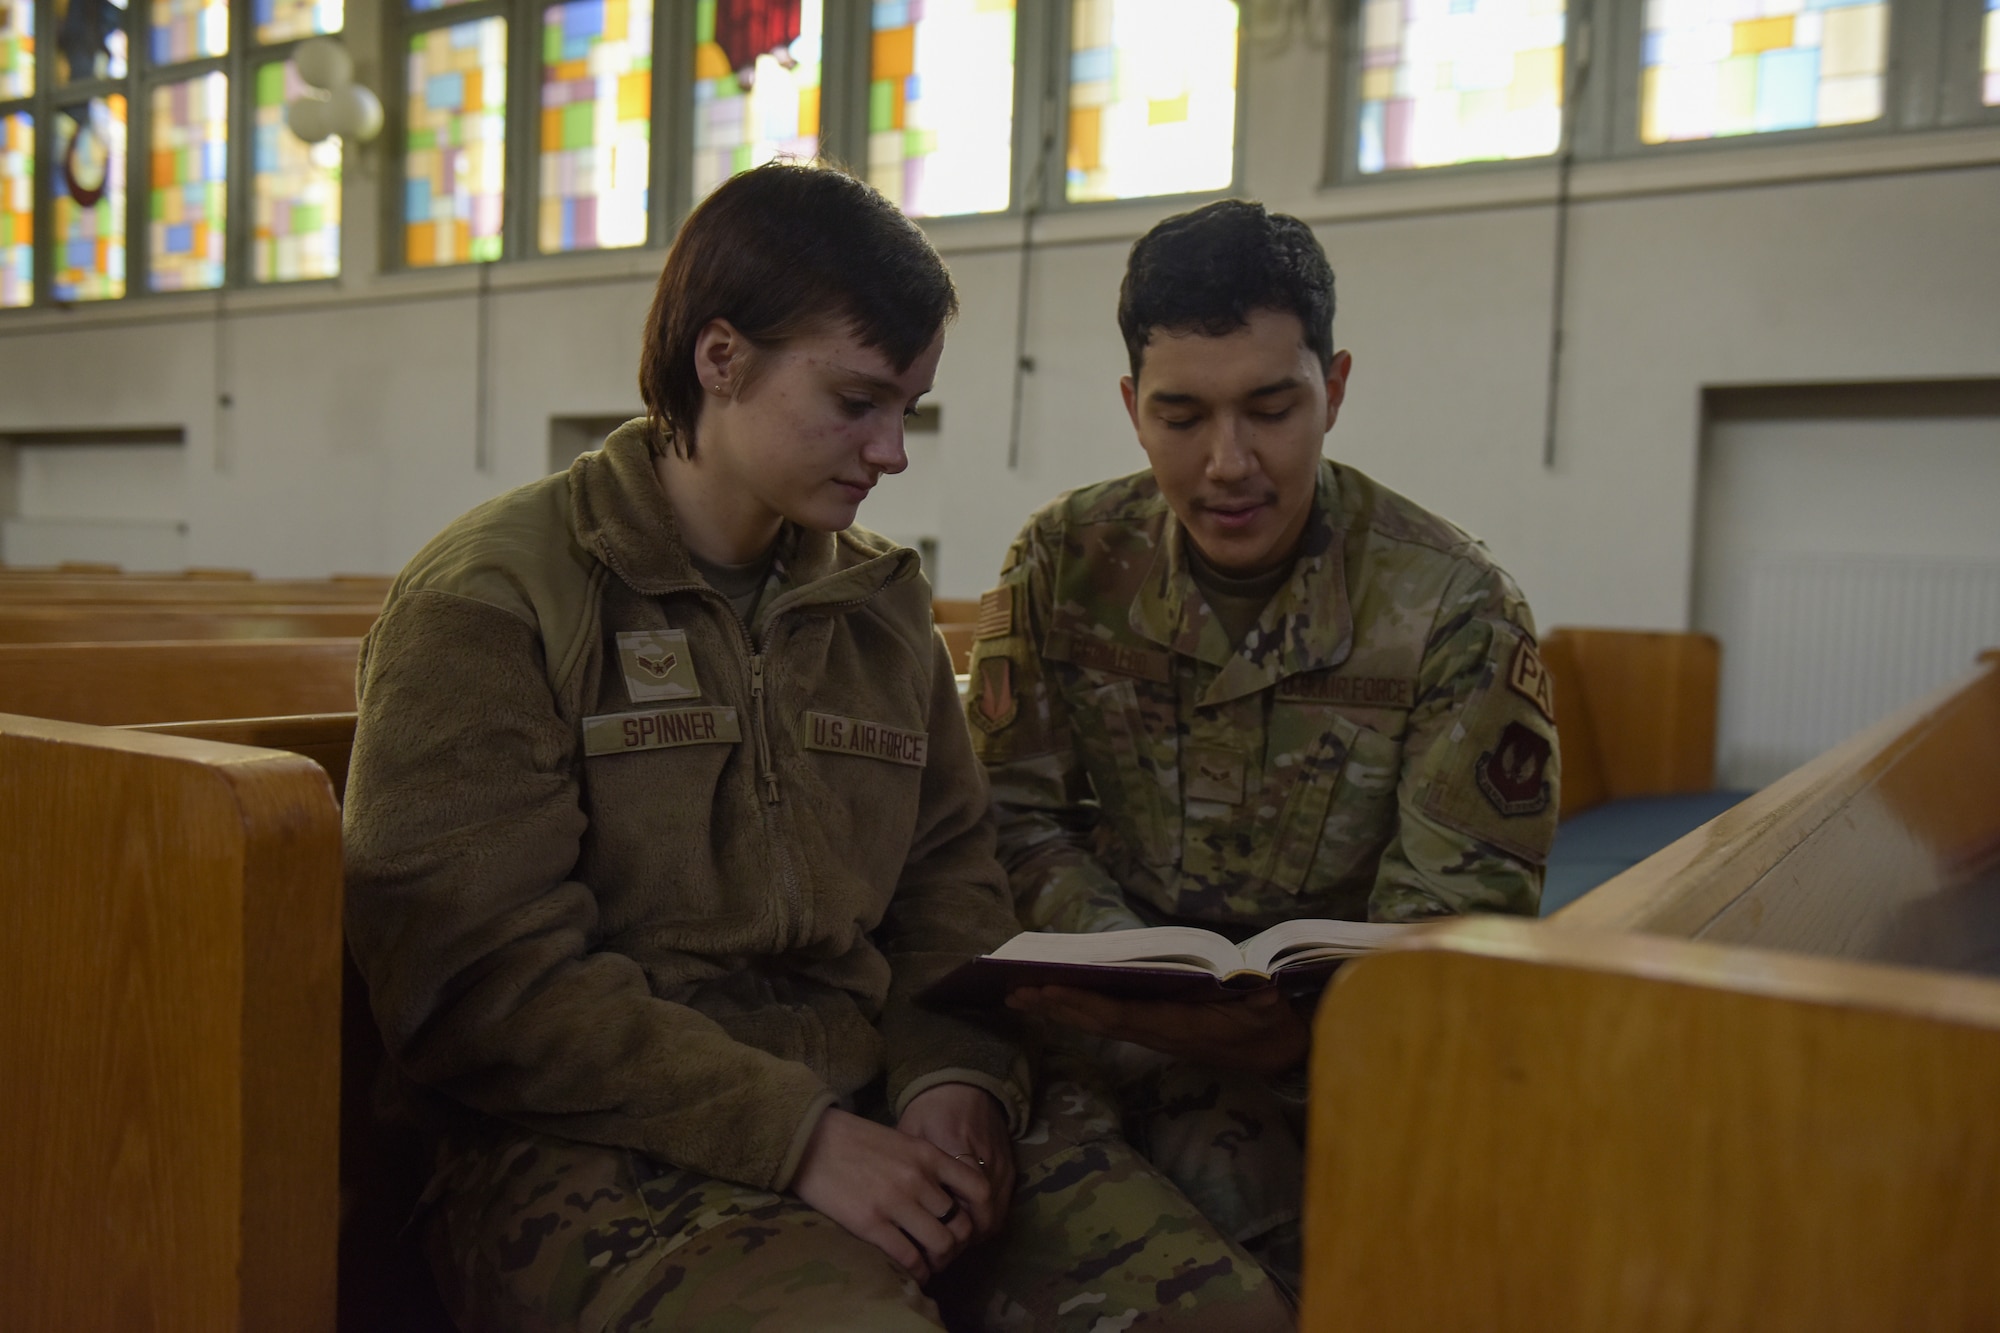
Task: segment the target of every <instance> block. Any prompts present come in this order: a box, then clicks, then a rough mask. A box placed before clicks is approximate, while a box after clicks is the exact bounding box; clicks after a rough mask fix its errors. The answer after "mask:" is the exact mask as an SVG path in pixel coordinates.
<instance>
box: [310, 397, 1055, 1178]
mask: <svg viewBox="0 0 2000 1333" xmlns="http://www.w3.org/2000/svg"><path fill="white" fill-rule="evenodd" d="M641 425H642V423H633V424H630V425H627V426H626V427H624V428H623V429H621V430H620V431H619V432H617V433H616V434H614V435H613V436H612V437H611V439H610V440H609V441H607V443H606V444H605V447H604V449H603V450H602V451H600V452H598V453H594V454H587V455H585V456H584V457H583V458H581V459H579V460H578V461H577V462H576V464H575V465H574V466H572V467H571V468H570V470H569V471H568V473H567V474H559V475H556V476H552V477H548V478H545V479H544V480H542V481H538V482H534V483H532V484H530V485H528V486H524V487H522V488H520V489H519V490H516V491H513V492H510V493H509V494H507V495H503V496H501V497H500V498H498V499H496V500H494V501H492V502H490V503H488V504H486V505H484V506H482V507H480V508H479V509H476V510H474V511H473V512H472V513H470V514H468V515H466V516H465V517H463V518H461V519H459V520H458V521H457V522H455V523H453V524H452V525H451V526H450V527H449V528H447V529H446V530H445V531H444V532H443V533H442V534H441V535H440V536H439V537H437V538H436V539H435V540H434V541H432V543H431V544H430V545H429V546H428V547H426V548H425V549H424V550H423V551H422V552H421V553H419V554H418V556H417V557H416V558H415V559H414V560H413V561H412V562H411V563H410V565H409V566H408V568H406V569H405V570H404V571H403V573H402V574H401V576H400V577H399V578H398V579H397V581H396V583H395V585H394V587H393V588H392V589H391V591H390V593H389V597H388V601H387V604H386V605H385V606H384V608H383V611H382V615H381V618H380V619H379V620H378V621H377V622H376V624H375V627H374V629H373V630H372V631H371V632H370V634H369V636H368V639H367V641H366V643H365V645H364V647H363V650H362V658H361V665H360V695H361V710H360V711H361V715H360V723H359V727H358V729H357V732H356V736H355V743H354V758H353V768H352V771H351V775H350V778H349V783H348V788H347V802H346V812H345V818H346V830H345V841H346V853H347V873H348V878H347V885H348V899H347V927H348V939H349V941H350V943H351V944H352V946H353V949H354V954H355V959H356V961H357V963H358V964H359V966H360V968H361V971H362V974H363V976H364V977H365V978H366V979H367V982H368V989H369V998H370V1001H371V1003H372V1004H373V1006H374V1010H375V1015H376V1018H377V1020H378V1022H379V1023H380V1025H381V1027H382V1030H383V1035H384V1037H385V1039H386V1041H387V1045H388V1048H389V1051H390V1053H391V1054H392V1055H393V1056H394V1057H395V1059H396V1060H397V1062H398V1064H399V1066H400V1067H401V1068H402V1069H403V1070H404V1071H405V1072H406V1073H407V1074H408V1075H409V1076H410V1077H411V1078H413V1079H415V1080H416V1081H417V1082H418V1083H420V1084H424V1085H427V1086H428V1087H430V1088H433V1089H435V1090H437V1091H439V1092H442V1093H444V1094H446V1095H448V1096H449V1097H451V1098H455V1099H456V1100H457V1101H458V1102H460V1103H463V1104H464V1105H467V1106H470V1107H472V1108H474V1109H475V1110H477V1111H480V1112H484V1113H486V1114H488V1115H493V1116H499V1117H501V1118H503V1119H506V1120H509V1121H512V1122H514V1123H515V1124H517V1125H520V1126H523V1127H526V1128H529V1129H533V1130H537V1131H540V1132H542V1133H546V1134H554V1135H559V1136H562V1137H564V1138H569V1139H577V1140H582V1141H585V1142H590V1143H598V1144H605V1145H609V1146H612V1147H624V1148H633V1149H638V1150H641V1151H643V1152H645V1153H647V1154H649V1155H651V1156H652V1157H654V1158H656V1159H658V1160H659V1161H661V1162H665V1163H667V1164H669V1165H672V1166H677V1167H682V1168H685V1169H688V1170H692V1171H695V1172H699V1173H701V1174H704V1175H707V1176H712V1177H717V1178H720V1179H723V1180H730V1181H737V1182H740V1183H742V1184H746V1185H750V1186H752V1187H754V1188H759V1189H782V1188H783V1187H784V1186H785V1185H786V1183H787V1182H788V1181H789V1180H790V1178H791V1175H792V1172H793V1170H794V1168H795V1167H796V1165H797V1163H798V1160H799V1157H800V1155H801V1153H802V1152H803V1150H804V1147H805V1143H806V1140H807V1139H808V1138H809V1137H810V1132H811V1130H812V1128H813V1126H814V1124H815V1123H816V1122H817V1120H818V1118H819V1115H820V1113H821V1112H822V1111H823V1110H824V1109H825V1108H826V1107H827V1106H829V1105H831V1104H833V1103H834V1102H835V1101H836V1099H838V1098H843V1097H846V1096H848V1095H849V1094H852V1093H854V1092H856V1091H857V1090H859V1089H862V1088H865V1087H868V1086H869V1085H870V1084H871V1083H873V1082H874V1081H875V1080H878V1079H881V1080H884V1082H885V1088H884V1090H885V1093H886V1097H887V1099H888V1102H889V1104H890V1105H891V1106H892V1107H893V1108H895V1109H896V1110H898V1111H900V1109H901V1108H902V1106H903V1105H905V1104H906V1103H907V1102H908V1100H909V1099H910V1098H911V1097H912V1096H914V1095H915V1094H916V1093H917V1092H919V1091H921V1090H923V1089H924V1088H926V1087H930V1086H932V1085H934V1084H937V1083H941V1082H963V1083H971V1084H974V1085H976V1086H979V1087H982V1088H985V1089H986V1090H988V1091H989V1092H992V1093H993V1094H994V1095H995V1096H996V1097H997V1098H999V1099H1000V1101H1001V1102H1002V1104H1003V1105H1005V1106H1007V1107H1008V1108H1009V1110H1010V1112H1011V1114H1012V1116H1013V1119H1014V1124H1015V1127H1016V1129H1019V1128H1020V1127H1022V1126H1023V1125H1025V1123H1026V1121H1027V1115H1028V1106H1029V1102H1028V1097H1029V1088H1028V1086H1027V1076H1026V1072H1025V1066H1024V1063H1023V1060H1022V1056H1021V1053H1020V1050H1019V1049H1018V1047H1017V1046H1016V1044H1015V1042H1014V1041H1013V1040H1012V1039H1011V1038H1010V1037H1009V1036H1007V1035H1006V1034H1005V1033H1003V1032H1000V1031H997V1030H994V1029H991V1028H988V1027H985V1026H981V1025H977V1024H974V1023H971V1022H967V1021H964V1020H961V1019H956V1018H952V1017H948V1016H945V1015H941V1014H935V1013H932V1012H929V1011H927V1010H925V1009H922V1008H920V1007H918V1006H917V1005H916V1004H915V1003H914V1001H913V995H914V993H915V992H916V991H917V990H919V989H921V988H922V987H923V986H925V985H927V984H928V983H929V982H930V981H932V980H934V979H935V978H936V977H938V976H940V975H942V974H943V973H944V972H945V971H948V970H949V969H951V968H952V967H954V966H956V965H957V964H958V963H960V962H962V961H964V960H965V959H966V958H968V957H971V956H974V955H977V954H979V953H981V952H984V951H985V950H987V949H990V948H991V947H993V946H994V945H995V944H997V943H999V942H1000V941H1002V940H1005V939H1006V938H1007V937H1008V936H1009V935H1010V934H1012V933H1013V931H1014V930H1015V929H1016V928H1017V927H1016V925H1015V922H1014V918H1013V914H1012V911H1011V910H1010V909H1011V904H1010V903H1009V900H1008V897H1007V883H1006V877H1005V874H1004V872H1003V871H1002V870H1001V868H1000V865H999V863H998V862H997V861H996V860H995V859H994V853H993V829H992V822H991V817H990V813H989V810H990V807H989V803H988V797H987V790H986V783H985V776H984V774H983V773H982V772H981V771H980V768H979V765H978V763H977V761H976V760H975V759H974V758H973V755H972V752H971V746H970V743H969V741H968V738H967V736H966V727H965V722H964V715H963V713H962V712H961V711H960V705H959V700H958V692H957V687H956V683H955V681H954V679H953V677H952V671H951V664H950V659H949V657H948V655H947V654H946V653H945V650H944V645H943V642H942V640H940V639H939V638H938V636H937V633H936V631H935V630H934V629H933V627H932V625H931V616H930V591H929V588H928V586H927V585H926V584H925V582H924V580H923V578H922V577H921V575H920V574H919V572H918V569H917V558H916V555H915V553H913V552H911V551H907V550H904V549H902V548H900V547H898V546H896V545H895V544H894V543H892V542H889V541H887V540H885V539H883V538H881V537H877V536H875V535H874V534H872V533H867V532H863V531H861V530H859V529H851V530H849V531H847V532H844V533H841V534H839V535H838V536H837V537H836V536H829V535H826V534H824V533H811V532H803V531H799V530H796V529H791V528H788V529H787V530H786V534H785V536H784V537H782V538H781V539H780V544H779V548H778V553H777V559H776V561H775V563H774V566H773V569H772V572H771V575H770V581H769V582H768V583H767V584H766V585H765V588H764V591H763V595H762V601H761V606H760V609H759V612H758V615H757V617H756V622H755V624H754V625H752V626H749V627H746V626H745V625H744V624H743V622H742V621H741V620H740V619H739V618H738V617H737V615H736V613H735V611H734V610H732V608H731V606H730V604H729V601H728V600H727V599H726V598H725V597H724V596H723V595H722V594H721V593H719V592H717V591H716V590H715V589H713V588H711V587H710V586H709V585H708V584H707V583H705V582H703V581H702V579H701V578H700V577H699V576H698V575H697V574H696V572H695V571H694V569H693V567H692V565H691V563H690V561H689V558H688V553H687V549H686V548H685V547H684V546H683V545H682V543H681V541H680V538H679V536H678V533H677V530H676V527H675V524H674V520H673V512H672V510H671V509H670V508H669V507H668V504H667V500H666V497H665V495H663V494H662V493H661V491H660V489H659V486H658V484H657V482H656V481H655V479H654V475H653V467H652V460H651V458H650V457H649V455H648V452H647V449H646V445H645V441H644V437H643V434H642V430H641Z"/></svg>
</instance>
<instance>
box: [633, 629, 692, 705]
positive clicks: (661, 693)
mask: <svg viewBox="0 0 2000 1333" xmlns="http://www.w3.org/2000/svg"><path fill="white" fill-rule="evenodd" d="M618 665H619V666H620V667H621V668H623V669H624V672H625V692H626V693H627V694H629V695H631V696H632V702H633V703H635V704H650V703H659V702H662V701H664V700H668V699H699V698H701V681H700V680H698V679H697V678H696V677H695V674H694V658H693V657H692V656H690V655H689V653H688V640H687V631H686V630H684V629H642V630H626V631H624V632H622V633H620V634H619V636H618Z"/></svg>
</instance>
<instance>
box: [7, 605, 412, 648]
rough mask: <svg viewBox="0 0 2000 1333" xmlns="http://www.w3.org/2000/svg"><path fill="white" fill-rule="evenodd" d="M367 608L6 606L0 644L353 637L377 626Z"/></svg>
mask: <svg viewBox="0 0 2000 1333" xmlns="http://www.w3.org/2000/svg"><path fill="white" fill-rule="evenodd" d="M376 614H377V608H375V607H371V606H347V607H343V606H246V607H238V608H234V609H231V608H221V607H218V608H209V607H202V606H188V607H166V606H144V607H138V606H8V605H5V604H4V603H0V643H105V642H118V641H123V642H131V641H134V640H161V639H353V638H359V637H360V636H362V635H364V634H366V633H367V632H368V629H369V627H370V626H371V625H373V624H374V623H375V616H376Z"/></svg>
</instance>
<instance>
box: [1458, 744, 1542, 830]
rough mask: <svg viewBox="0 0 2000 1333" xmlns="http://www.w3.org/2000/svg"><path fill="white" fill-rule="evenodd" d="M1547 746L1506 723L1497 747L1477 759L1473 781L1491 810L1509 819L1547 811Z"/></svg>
mask: <svg viewBox="0 0 2000 1333" xmlns="http://www.w3.org/2000/svg"><path fill="white" fill-rule="evenodd" d="M1549 757H1550V750H1549V742H1548V740H1547V738H1546V737H1544V736H1542V735H1540V734H1539V733H1537V732H1534V731H1532V730H1530V729H1529V728H1527V727H1525V726H1523V725H1521V724H1520V723H1519V722H1509V723H1508V724H1507V729H1506V730H1505V731H1503V732H1501V733H1500V743H1499V744H1498V745H1495V746H1494V747H1493V748H1492V749H1490V750H1488V751H1487V752H1486V753H1484V754H1482V755H1480V756H1479V767H1478V769H1477V771H1476V772H1475V773H1474V775H1473V776H1474V779H1475V780H1476V781H1477V782H1478V783H1479V790H1480V791H1481V792H1482V793H1483V794H1484V795H1485V797H1486V799H1487V800H1488V801H1489V802H1491V803H1492V806H1493V808H1494V809H1495V810H1498V811H1499V812H1500V813H1501V814H1503V815H1506V816H1507V817H1509V818H1513V817H1515V816H1518V815H1538V814H1540V813H1542V811H1544V810H1546V809H1548V808H1549V780H1548V778H1547V776H1546V775H1547V773H1548V770H1549Z"/></svg>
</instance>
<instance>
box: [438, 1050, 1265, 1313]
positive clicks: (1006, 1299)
mask: <svg viewBox="0 0 2000 1333" xmlns="http://www.w3.org/2000/svg"><path fill="white" fill-rule="evenodd" d="M1014 1153H1015V1164H1016V1168H1017V1171H1018V1176H1017V1179H1016V1183H1015V1188H1014V1199H1013V1205H1012V1209H1011V1211H1010V1213H1009V1215H1008V1220H1007V1225H1006V1229H1005V1230H1004V1231H1003V1232H1002V1234H1001V1235H1000V1236H998V1237H996V1238H995V1239H994V1240H992V1241H989V1242H987V1243H985V1244H983V1245H981V1246H978V1247H976V1248H974V1249H972V1250H970V1251H967V1252H966V1253H965V1254H962V1255H960V1256H959V1257H958V1258H957V1259H956V1260H955V1261H954V1262H953V1263H952V1265H951V1266H950V1267H949V1268H948V1269H947V1270H946V1271H945V1272H944V1273H943V1274H941V1275H939V1277H938V1278H936V1279H935V1280H934V1281H933V1282H932V1283H931V1284H930V1287H929V1288H928V1289H927V1290H926V1289H922V1288H919V1287H918V1285H917V1283H916V1282H915V1281H913V1280H912V1279H910V1278H909V1277H907V1276H906V1275H905V1274H904V1273H903V1272H902V1271H901V1270H900V1269H898V1268H897V1267H896V1266H895V1265H894V1264H892V1263H891V1262H890V1261H889V1260H888V1258H887V1257H886V1256H885V1255H883V1254H882V1253H881V1251H879V1250H877V1249H876V1248H875V1247H874V1246H873V1245H871V1244H869V1243H868V1242H867V1241H864V1240H861V1239H860V1238H858V1237H856V1236H853V1235H851V1234H850V1233H848V1232H847V1231H846V1230H844V1229H843V1228H842V1227H841V1226H840V1224H839V1223H837V1222H835V1221H833V1220H832V1219H831V1218H829V1217H827V1216H825V1215H824V1214H822V1213H820V1212H818V1211H817V1210H815V1209H813V1208H811V1207H808V1206H807V1205H806V1204H805V1203H803V1202H802V1201H800V1200H799V1199H798V1198H797V1197H796V1196H793V1195H789V1194H777V1193H771V1192H768V1191H764V1190H755V1189H750V1188H748V1187H746V1186H742V1185H737V1184H733V1183H730V1182H728V1181H722V1180H716V1179H714V1178H712V1177H708V1176H703V1175H699V1174H697V1173H695V1172H692V1171H685V1170H680V1169H677V1168H674V1167H668V1166H662V1165H659V1164H657V1163H655V1162H653V1161H652V1160H651V1159H649V1158H647V1157H645V1156H643V1155H641V1154H638V1153H634V1152H628V1151H623V1150H618V1149H609V1148H602V1147H598V1146H595V1145H590V1144H582V1143H576V1142H572V1141H569V1140H565V1139H557V1138H551V1137H548V1136H545V1135H538V1134H532V1133H529V1132H527V1131H523V1130H520V1129H517V1128H514V1127H512V1126H506V1125H501V1124H499V1123H497V1122H494V1123H491V1124H489V1125H487V1126H483V1127H481V1128H480V1129H478V1130H475V1131H470V1132H459V1133H457V1134H454V1135H452V1136H450V1137H448V1138H447V1139H446V1141H445V1143H444V1144H443V1145H442V1147H441V1150H440V1153H439V1173H438V1175H437V1177H436V1178H435V1179H434V1180H433V1182H432V1186H431V1190H430V1191H429V1197H431V1198H433V1200H434V1204H433V1206H432V1207H431V1210H430V1213H429V1216H428V1218H427V1221H426V1242H427V1245H428V1248H429V1249H430V1251H431V1259H432V1267H433V1269H434V1270H435V1272H436V1274H437V1278H438V1285H439V1288H440V1291H441V1292H442V1294H443V1296H444V1300H445V1304H446V1306H447V1308H449V1309H450V1310H451V1312H452V1315H453V1317H454V1318H455V1319H456V1320H457V1321H458V1323H459V1325H460V1327H461V1328H464V1329H467V1330H478V1331H479V1333H489V1331H492V1333H498V1331H500V1330H508V1331H515V1330H518V1331H519V1333H554V1331H555V1330H572V1329H575V1330H587V1331H589V1333H597V1331H598V1330H604V1331H605V1333H642V1331H643V1333H663V1331H664V1330H670V1329H671V1330H718V1331H721V1330H727V1331H728V1333H765V1331H766V1330H772V1331H776V1330H795V1329H852V1330H857V1331H859V1330H867V1331H868V1333H877V1331H879V1333H900V1331H901V1330H935V1329H939V1328H948V1329H959V1330H974V1329H977V1330H991V1331H992V1333H1031V1331H1032V1333H1042V1331H1044V1330H1047V1331H1048V1333H1056V1331H1059V1330H1060V1331H1062V1333H1069V1331H1071V1330H1074V1333H1119V1331H1121V1330H1130V1331H1131V1333H1153V1331H1156V1330H1157V1331H1159V1333H1166V1331H1167V1330H1176V1331H1178V1330H1187V1331H1188V1333H1210V1331H1211V1330H1212V1331H1214V1333H1231V1331H1233V1330H1245V1331H1246V1333H1247V1331H1249V1330H1280V1329H1288V1328H1290V1327H1291V1316H1290V1312H1289V1310H1288V1308H1287V1305H1286V1303H1285V1301H1284V1300H1283V1298H1282V1296H1281V1294H1280V1293H1279V1291H1278V1290H1277V1288H1276V1287H1275V1286H1274V1284H1272V1283H1271V1282H1270V1281H1269V1280H1268V1279H1267V1278H1266V1277H1265V1275H1264V1273H1263V1272H1262V1271H1261V1270H1260V1269H1259V1268H1258V1266H1257V1264H1256V1263H1255V1262H1253V1261H1252V1260H1251V1259H1250V1258H1249V1257H1248V1256H1247V1255H1245V1254H1244V1253H1243V1251H1242V1250H1240V1249H1239V1248H1237V1247H1236V1246H1234V1245H1232V1244H1230V1243H1229V1242H1228V1241H1227V1240H1225V1239H1223V1237H1222V1236H1220V1235H1219V1234H1218V1233H1217V1232H1216V1231H1215V1229H1214V1228H1213V1227H1211V1226H1210V1225H1209V1224H1208V1223H1207V1222H1206V1221H1204V1220H1203V1219H1202V1217H1201V1216H1200V1214H1199V1213H1198V1212H1197V1211H1196V1210H1195V1209H1194V1208H1193V1207H1192V1206H1191V1205H1190V1204H1189V1202H1188V1201H1187V1200H1186V1199H1185V1198H1184V1197H1182V1196H1181V1194H1180V1193H1179V1192H1178V1191H1176V1190H1175V1189H1174V1188H1173V1187H1172V1186H1171V1185H1170V1184H1168V1183H1167V1182H1166V1180H1165V1179H1164V1178H1162V1177H1161V1176H1160V1174H1159V1173H1157V1172H1156V1171H1154V1170H1153V1169H1151V1168H1150V1167H1148V1166H1147V1164H1146V1163H1145V1161H1144V1160H1143V1159H1141V1158H1140V1157H1139V1156H1138V1154H1137V1153H1135V1152H1134V1151H1133V1150H1132V1149H1131V1148H1130V1147H1129V1146H1128V1145H1126V1144H1125V1143H1124V1142H1123V1141H1122V1140H1121V1139H1120V1138H1119V1137H1118V1134H1117V1118H1116V1115H1115V1114H1114V1113H1113V1112H1112V1111H1111V1110H1110V1109H1109V1107H1108V1106H1107V1105H1106V1104H1105V1103H1104V1102H1103V1101H1102V1100H1101V1099H1099V1098H1098V1097H1097V1096H1095V1095H1093V1094H1090V1093H1087V1092H1085V1091H1083V1090H1082V1089H1080V1088H1078V1087H1076V1086H1074V1085H1063V1084H1052V1085H1049V1086H1048V1087H1047V1088H1046V1089H1045V1090H1044V1092H1043V1094H1042V1098H1041V1103H1040V1106H1039V1114H1038V1116H1037V1119H1036V1120H1035V1122H1034V1123H1033V1124H1032V1125H1031V1126H1030V1127H1029V1129H1028V1132H1027V1133H1026V1134H1025V1135H1023V1136H1022V1138H1021V1139H1019V1140H1017V1141H1016V1143H1015V1145H1014Z"/></svg>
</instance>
